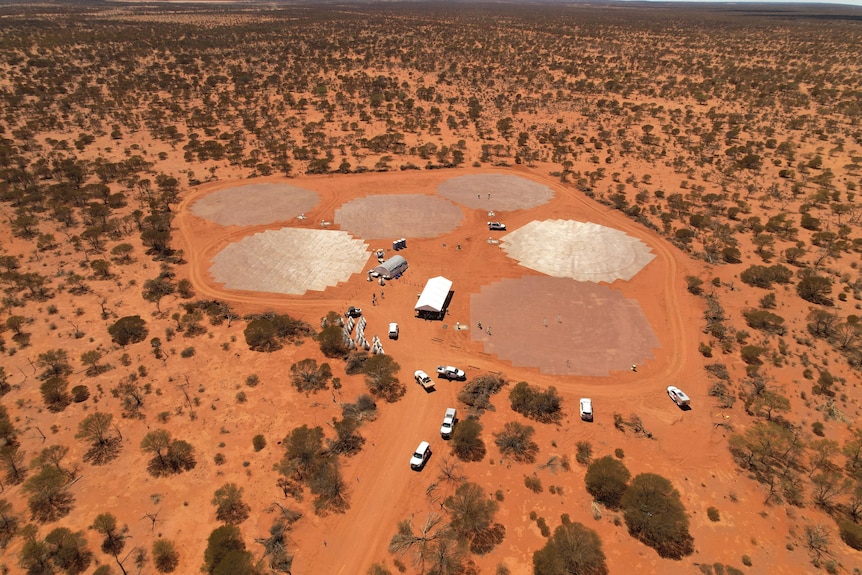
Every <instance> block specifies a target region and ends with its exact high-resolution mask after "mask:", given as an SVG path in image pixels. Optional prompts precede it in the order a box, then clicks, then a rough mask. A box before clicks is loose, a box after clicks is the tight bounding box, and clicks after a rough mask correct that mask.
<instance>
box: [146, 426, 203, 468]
mask: <svg viewBox="0 0 862 575" xmlns="http://www.w3.org/2000/svg"><path fill="white" fill-rule="evenodd" d="M141 450H142V451H144V452H145V453H153V454H155V457H153V458H152V459H151V460H150V462H149V464H148V465H147V471H149V472H150V474H151V475H153V476H154V477H162V476H167V475H173V474H175V473H182V472H183V471H188V470H190V469H193V468H194V467H195V465H196V464H197V462H196V461H195V457H194V448H193V447H192V446H191V445H190V444H189V443H187V442H185V441H182V440H179V439H171V434H170V432H168V431H166V430H164V429H157V430H155V431H151V432H150V433H148V434H146V435H145V436H144V438H143V440H141Z"/></svg>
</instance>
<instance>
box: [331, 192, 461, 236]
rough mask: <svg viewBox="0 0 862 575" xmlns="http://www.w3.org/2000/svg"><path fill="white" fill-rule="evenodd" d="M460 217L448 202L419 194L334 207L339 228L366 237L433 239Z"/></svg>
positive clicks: (365, 200)
mask: <svg viewBox="0 0 862 575" xmlns="http://www.w3.org/2000/svg"><path fill="white" fill-rule="evenodd" d="M463 219H464V214H462V213H461V209H460V208H458V206H456V205H454V204H453V203H452V202H450V201H448V200H445V199H443V198H435V197H433V196H425V195H421V194H392V195H385V196H367V197H364V198H358V199H356V200H353V201H351V202H347V203H346V204H344V205H343V206H341V207H340V208H338V209H336V210H335V223H337V224H338V225H339V226H341V229H342V230H346V231H348V232H350V233H352V234H353V235H355V236H359V237H361V238H367V239H385V238H396V239H397V238H402V237H405V238H433V237H435V236H439V235H441V234H444V233H447V232H451V231H452V230H454V229H455V228H457V227H458V226H459V225H461V221H462V220H463Z"/></svg>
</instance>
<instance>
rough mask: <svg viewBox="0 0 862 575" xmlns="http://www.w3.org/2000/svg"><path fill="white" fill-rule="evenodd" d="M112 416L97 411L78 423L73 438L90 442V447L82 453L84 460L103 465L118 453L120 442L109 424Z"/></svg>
mask: <svg viewBox="0 0 862 575" xmlns="http://www.w3.org/2000/svg"><path fill="white" fill-rule="evenodd" d="M113 417H114V416H113V415H111V414H110V413H101V412H98V411H97V412H96V413H92V414H90V415H88V416H87V417H85V418H84V420H83V421H81V422H80V423H79V424H78V433H77V434H75V438H76V439H80V440H82V441H87V442H89V443H90V449H88V450H87V452H86V453H85V454H84V461H89V462H90V463H92V464H93V465H103V464H105V463H108V462H109V461H112V460H113V459H114V458H116V457H117V455H119V453H120V448H121V447H122V442H121V441H120V437H119V435H118V434H117V433H116V431H115V430H114V429H113V427H112V426H111V421H112V420H113Z"/></svg>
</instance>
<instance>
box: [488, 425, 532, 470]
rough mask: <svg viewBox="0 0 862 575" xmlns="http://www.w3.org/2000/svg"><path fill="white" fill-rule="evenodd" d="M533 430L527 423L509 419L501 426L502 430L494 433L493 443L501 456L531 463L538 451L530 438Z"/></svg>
mask: <svg viewBox="0 0 862 575" xmlns="http://www.w3.org/2000/svg"><path fill="white" fill-rule="evenodd" d="M535 432H536V430H535V429H533V428H532V427H530V426H529V425H521V424H520V423H518V422H516V421H510V422H509V423H507V424H506V425H505V426H504V427H503V431H501V432H500V433H495V434H494V438H495V439H494V443H496V444H497V447H498V448H500V453H501V454H502V455H503V456H505V457H511V458H512V459H514V460H515V461H517V462H519V463H533V462H534V461H535V460H536V454H537V453H538V452H539V446H538V445H537V444H536V442H535V441H533V440H532V437H533V434H534V433H535Z"/></svg>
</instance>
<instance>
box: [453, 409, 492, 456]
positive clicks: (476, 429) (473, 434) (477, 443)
mask: <svg viewBox="0 0 862 575" xmlns="http://www.w3.org/2000/svg"><path fill="white" fill-rule="evenodd" d="M481 436H482V424H481V423H479V420H478V419H473V418H469V417H468V418H467V419H465V420H463V421H459V422H458V425H456V426H455V427H454V428H453V429H452V440H451V444H452V453H454V454H455V455H456V456H457V457H458V458H459V459H462V460H464V461H482V459H484V458H485V453H486V451H487V450H486V448H485V442H484V441H483V440H482V437H481Z"/></svg>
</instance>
